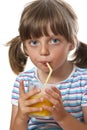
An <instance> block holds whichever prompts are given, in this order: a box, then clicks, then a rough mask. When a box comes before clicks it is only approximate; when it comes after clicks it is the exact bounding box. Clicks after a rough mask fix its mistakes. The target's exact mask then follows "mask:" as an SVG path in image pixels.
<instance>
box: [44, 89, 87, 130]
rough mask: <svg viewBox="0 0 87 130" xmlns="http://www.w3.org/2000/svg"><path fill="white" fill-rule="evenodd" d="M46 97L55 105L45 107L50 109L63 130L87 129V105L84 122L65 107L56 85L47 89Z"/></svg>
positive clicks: (84, 108) (84, 109)
mask: <svg viewBox="0 0 87 130" xmlns="http://www.w3.org/2000/svg"><path fill="white" fill-rule="evenodd" d="M45 92H46V95H45V98H47V99H48V100H49V99H50V101H51V103H52V104H53V107H48V106H44V109H46V110H48V111H50V112H51V113H52V115H53V118H54V120H55V121H56V122H57V123H58V124H59V125H60V127H61V128H63V130H87V106H86V107H83V114H84V123H81V122H80V121H78V120H77V119H75V118H74V117H73V116H72V115H71V114H70V113H68V112H66V110H65V109H64V106H63V103H62V98H61V93H60V91H58V89H57V88H56V87H52V89H48V90H46V91H45Z"/></svg>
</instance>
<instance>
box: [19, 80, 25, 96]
mask: <svg viewBox="0 0 87 130" xmlns="http://www.w3.org/2000/svg"><path fill="white" fill-rule="evenodd" d="M24 93H25V91H24V81H23V80H21V81H20V87H19V94H20V95H23V94H24Z"/></svg>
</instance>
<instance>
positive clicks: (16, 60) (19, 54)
mask: <svg viewBox="0 0 87 130" xmlns="http://www.w3.org/2000/svg"><path fill="white" fill-rule="evenodd" d="M21 44H22V42H21V38H20V36H17V37H15V38H14V39H12V40H11V41H10V42H8V43H7V45H8V46H10V48H9V62H10V66H11V68H12V70H13V72H14V73H15V74H19V73H20V72H22V71H23V70H24V67H25V65H26V62H27V57H26V55H25V54H24V52H23V50H22V47H21Z"/></svg>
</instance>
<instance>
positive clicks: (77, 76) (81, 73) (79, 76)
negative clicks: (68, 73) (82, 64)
mask: <svg viewBox="0 0 87 130" xmlns="http://www.w3.org/2000/svg"><path fill="white" fill-rule="evenodd" d="M73 78H74V81H75V82H76V83H78V82H79V83H80V85H81V86H85V85H86V86H87V69H86V68H79V67H75V71H74V74H73Z"/></svg>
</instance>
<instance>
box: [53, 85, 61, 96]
mask: <svg viewBox="0 0 87 130" xmlns="http://www.w3.org/2000/svg"><path fill="white" fill-rule="evenodd" d="M51 88H52V89H53V90H54V91H55V92H56V93H58V95H59V96H60V97H61V92H60V90H58V88H56V87H54V86H52V87H51Z"/></svg>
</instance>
